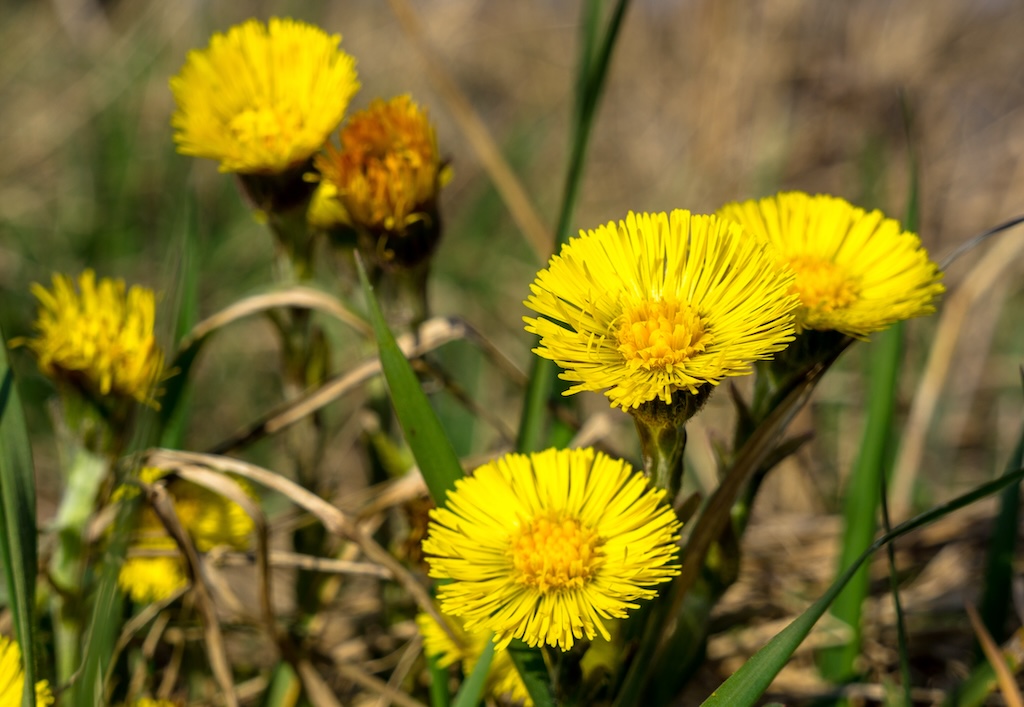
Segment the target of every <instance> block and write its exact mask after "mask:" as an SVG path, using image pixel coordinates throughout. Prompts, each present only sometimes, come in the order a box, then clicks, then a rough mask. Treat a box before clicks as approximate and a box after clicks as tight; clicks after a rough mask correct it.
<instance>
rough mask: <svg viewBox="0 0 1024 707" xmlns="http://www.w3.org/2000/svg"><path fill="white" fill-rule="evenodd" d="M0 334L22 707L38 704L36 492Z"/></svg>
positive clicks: (4, 518)
mask: <svg viewBox="0 0 1024 707" xmlns="http://www.w3.org/2000/svg"><path fill="white" fill-rule="evenodd" d="M6 341H7V340H6V337H4V335H3V332H2V331H0V528H2V529H3V532H0V564H2V565H3V573H4V580H5V582H6V584H7V596H8V597H9V600H10V606H9V608H10V611H11V614H12V615H13V617H14V631H15V634H16V636H17V639H18V644H19V645H20V646H21V664H22V669H23V671H24V677H25V690H24V691H23V692H22V699H21V704H22V706H23V707H34V705H35V703H36V696H35V689H34V687H33V686H34V685H35V683H36V658H35V622H34V620H33V616H32V612H33V609H34V608H35V589H36V571H37V570H36V565H37V559H36V557H37V548H36V490H35V477H34V470H33V464H32V447H31V444H30V443H29V439H28V429H27V428H26V426H25V415H24V413H23V412H22V408H21V399H20V397H19V396H18V389H17V385H16V383H15V379H14V371H13V370H12V369H11V367H10V365H9V363H8V359H7V343H6Z"/></svg>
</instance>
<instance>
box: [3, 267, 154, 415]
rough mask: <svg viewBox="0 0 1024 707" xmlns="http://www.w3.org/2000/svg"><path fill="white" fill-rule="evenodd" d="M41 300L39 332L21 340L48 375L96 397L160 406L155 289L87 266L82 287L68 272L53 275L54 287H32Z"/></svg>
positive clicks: (36, 327)
mask: <svg viewBox="0 0 1024 707" xmlns="http://www.w3.org/2000/svg"><path fill="white" fill-rule="evenodd" d="M32 292H33V294H35V296H36V298H37V299H38V300H39V314H38V317H37V318H36V321H35V327H34V328H35V330H36V332H37V333H36V336H35V337H34V338H30V339H21V340H19V341H18V342H17V343H20V344H24V345H26V346H27V347H28V348H29V349H31V350H32V352H33V353H35V355H36V359H37V361H38V363H39V370H41V371H42V372H43V373H44V374H46V375H47V376H49V377H51V378H54V379H57V380H61V381H63V382H66V383H70V384H72V385H74V386H77V387H81V388H83V389H85V390H86V391H87V392H89V393H90V394H92V395H98V396H107V395H113V396H120V397H124V398H134V399H135V400H138V401H139V402H142V403H147V404H149V405H152V406H154V407H156V399H155V395H156V385H157V383H158V382H159V381H160V379H161V377H162V376H163V373H164V356H163V352H162V351H161V350H160V347H159V346H157V343H156V337H155V336H154V335H153V325H154V319H155V313H156V297H155V295H154V294H153V291H152V290H149V289H147V288H145V287H141V286H139V285H133V286H132V287H131V288H130V289H128V290H127V292H126V291H125V283H124V281H123V280H112V279H110V278H101V279H100V280H99V282H97V281H96V274H95V273H94V272H93V271H92V270H86V271H85V272H83V273H82V274H81V276H80V277H79V278H78V288H77V290H76V288H75V285H74V283H73V281H72V279H71V278H69V277H67V276H66V275H54V276H53V289H52V290H48V289H46V288H45V287H43V286H42V285H40V284H33V285H32Z"/></svg>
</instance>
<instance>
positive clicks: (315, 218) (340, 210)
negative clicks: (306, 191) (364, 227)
mask: <svg viewBox="0 0 1024 707" xmlns="http://www.w3.org/2000/svg"><path fill="white" fill-rule="evenodd" d="M306 222H307V223H308V224H309V225H310V226H312V227H313V228H318V229H320V230H323V231H330V230H333V229H336V228H339V227H343V226H351V223H352V222H351V219H349V217H348V212H347V211H345V207H344V206H342V205H341V201H339V200H338V188H337V187H336V186H334V184H332V183H331V182H326V181H321V182H320V183H319V184H318V185H317V187H316V191H314V192H313V198H312V199H311V200H310V202H309V210H308V211H307V212H306Z"/></svg>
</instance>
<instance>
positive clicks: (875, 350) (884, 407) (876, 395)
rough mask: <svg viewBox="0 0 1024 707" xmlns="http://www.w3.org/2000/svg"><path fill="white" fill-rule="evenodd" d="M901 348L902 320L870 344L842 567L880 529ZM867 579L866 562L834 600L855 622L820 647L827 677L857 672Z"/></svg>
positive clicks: (841, 614) (838, 612) (839, 614)
mask: <svg viewBox="0 0 1024 707" xmlns="http://www.w3.org/2000/svg"><path fill="white" fill-rule="evenodd" d="M902 351H903V325H902V322H901V323H898V324H896V325H894V326H893V327H892V328H890V329H888V330H887V331H884V332H882V333H881V334H880V335H879V336H878V338H877V340H876V341H875V342H874V345H873V346H872V347H871V348H870V352H869V355H870V370H871V382H870V387H869V390H868V396H869V402H868V413H867V422H866V425H865V429H864V439H863V441H862V442H861V445H860V454H859V455H858V457H857V461H856V464H855V465H854V468H853V471H852V472H851V474H850V478H849V481H848V483H847V488H846V494H845V499H846V503H845V506H844V510H843V519H844V530H843V544H842V548H841V551H840V556H839V569H840V571H842V569H843V568H845V567H848V566H849V565H850V564H851V563H852V562H853V561H854V559H855V558H857V557H858V556H860V555H861V554H862V553H863V552H864V550H865V548H867V547H868V546H869V545H871V539H872V538H873V537H874V535H875V530H876V517H877V514H878V504H879V496H880V493H879V489H880V488H881V483H882V478H883V477H882V474H883V468H884V466H885V459H886V450H887V448H888V447H889V445H890V443H891V439H892V425H893V416H894V409H895V405H896V384H897V379H898V377H899V364H900V357H901V354H902ZM868 584H869V577H868V571H867V567H865V568H864V569H862V570H861V571H859V572H858V573H856V575H855V576H854V577H853V579H852V581H851V582H850V584H849V586H848V587H847V588H846V589H845V590H844V591H843V592H842V593H840V594H839V596H838V597H837V598H836V601H835V603H834V604H833V606H832V615H833V616H835V617H836V618H837V619H839V620H840V621H842V622H844V623H845V624H847V625H848V626H850V629H851V632H852V633H851V637H850V640H849V641H847V642H845V643H843V644H842V645H839V646H835V647H832V648H826V649H825V650H823V651H822V652H821V655H820V658H819V667H820V669H821V672H822V675H823V676H824V677H825V678H826V679H828V680H832V681H834V682H842V681H846V680H849V679H850V678H852V677H853V676H854V675H855V674H856V672H855V669H854V660H855V659H856V658H857V656H858V655H859V654H860V644H861V631H860V615H861V606H862V604H863V602H864V599H865V597H866V596H867V595H868V589H869V586H868Z"/></svg>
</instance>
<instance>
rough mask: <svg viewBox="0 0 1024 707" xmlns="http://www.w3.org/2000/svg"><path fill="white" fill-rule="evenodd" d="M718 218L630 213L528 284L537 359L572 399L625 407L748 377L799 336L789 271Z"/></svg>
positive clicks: (529, 325) (573, 246)
mask: <svg viewBox="0 0 1024 707" xmlns="http://www.w3.org/2000/svg"><path fill="white" fill-rule="evenodd" d="M766 250H767V246H766V245H764V244H762V243H761V242H759V241H756V240H755V239H752V238H744V237H743V230H742V228H740V227H739V226H737V225H736V224H734V223H732V222H730V221H727V220H725V219H721V218H718V217H717V216H702V215H695V214H691V213H690V212H689V211H683V210H676V211H673V212H672V213H670V214H665V213H657V214H634V213H632V212H630V213H629V215H628V216H626V219H625V220H624V221H619V223H618V224H615V223H609V224H607V225H605V226H600V227H598V228H597V229H594V230H591V231H587V232H585V233H582V232H581V235H580V236H579V237H577V238H574V239H572V240H571V241H569V243H568V244H566V245H565V246H564V247H563V248H562V251H561V253H560V254H559V255H555V256H553V257H552V258H551V262H550V263H549V265H548V267H547V269H545V270H541V271H540V272H539V273H538V274H537V279H536V280H535V281H534V282H533V284H532V285H530V289H531V291H532V292H533V294H532V295H531V296H530V297H529V298H528V299H527V300H526V302H525V304H526V306H527V307H529V308H530V309H532V310H534V311H535V312H537V314H539V315H541V316H539V317H535V318H534V317H524V321H525V322H526V330H527V331H529V332H532V333H535V334H539V335H540V337H541V339H540V346H539V347H538V348H536V349H534V353H536V354H537V355H539V356H543V357H544V358H549V359H551V360H553V361H555V362H556V363H557V364H558V365H559V366H561V367H562V368H563V369H565V371H564V372H563V373H562V374H561V377H562V378H563V379H564V380H567V381H572V382H573V383H575V385H573V386H572V387H571V388H569V389H568V390H567V391H566V392H565V394H566V395H569V394H572V393H577V392H580V391H583V390H593V391H606V392H605V395H607V396H608V398H609V399H610V400H611V404H612V406H613V407H621V408H623V409H625V410H629V409H631V408H636V407H638V406H640V405H641V404H643V403H647V402H650V401H652V400H660V401H662V402H664V403H666V404H671V403H672V396H673V394H674V393H676V392H677V391H685V392H688V393H689V394H691V395H697V393H698V390H699V389H701V388H703V387H706V386H708V385H709V384H710V385H717V384H718V383H720V382H721V381H722V379H723V378H725V377H726V376H738V375H745V374H747V373H749V372H750V370H751V363H753V362H754V361H758V360H763V359H767V358H770V357H771V355H772V354H773V353H775V352H777V351H779V350H781V349H783V348H785V346H786V344H787V343H788V342H790V341H792V339H793V336H792V335H793V309H794V308H795V306H796V304H797V300H796V298H795V297H794V296H793V295H791V294H789V289H790V287H791V286H792V282H793V274H792V273H791V272H790V271H789V270H788V269H787V268H785V267H783V266H780V265H778V264H776V262H775V260H774V258H773V257H772V256H770V255H769V254H768V253H767V252H766Z"/></svg>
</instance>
